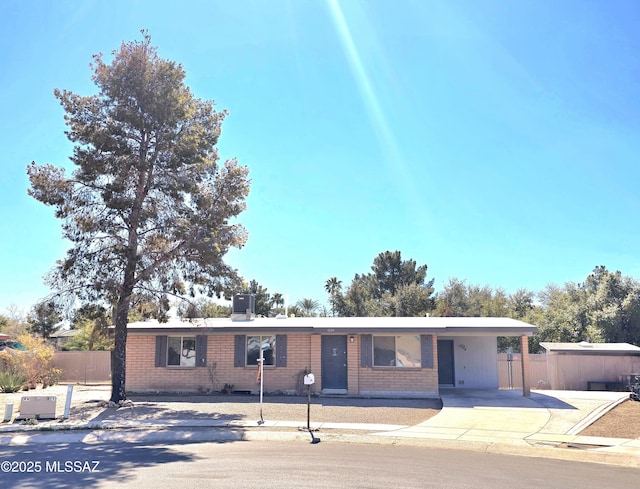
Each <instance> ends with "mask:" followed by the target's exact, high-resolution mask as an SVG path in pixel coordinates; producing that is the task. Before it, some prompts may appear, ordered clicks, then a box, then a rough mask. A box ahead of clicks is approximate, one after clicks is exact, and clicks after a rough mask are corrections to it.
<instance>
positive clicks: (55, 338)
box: [49, 329, 80, 351]
mask: <svg viewBox="0 0 640 489" xmlns="http://www.w3.org/2000/svg"><path fill="white" fill-rule="evenodd" d="M79 333H80V330H79V329H60V330H58V331H56V332H55V333H51V334H50V335H49V339H50V340H51V341H52V342H53V345H54V346H55V348H56V350H58V351H60V350H62V347H63V346H64V345H65V343H67V342H68V341H69V340H70V339H71V338H73V337H74V336H76V335H77V334H79Z"/></svg>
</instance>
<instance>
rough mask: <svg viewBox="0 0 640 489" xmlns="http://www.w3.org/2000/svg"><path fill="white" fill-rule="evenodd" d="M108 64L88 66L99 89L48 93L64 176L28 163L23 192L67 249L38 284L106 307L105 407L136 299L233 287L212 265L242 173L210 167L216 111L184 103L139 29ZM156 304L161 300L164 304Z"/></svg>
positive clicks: (119, 381) (184, 93)
mask: <svg viewBox="0 0 640 489" xmlns="http://www.w3.org/2000/svg"><path fill="white" fill-rule="evenodd" d="M143 35H144V39H143V40H142V41H136V42H130V43H123V44H122V45H121V47H120V49H119V50H118V51H114V52H113V60H112V61H111V63H109V64H107V63H106V62H105V61H104V60H103V56H102V55H96V56H94V58H93V63H92V65H91V67H92V70H93V81H94V82H95V84H96V86H97V87H98V93H97V94H96V95H90V96H80V95H77V94H75V93H72V92H70V91H67V90H62V91H60V90H55V96H56V97H57V98H58V99H59V100H60V103H61V105H62V107H63V108H64V111H65V113H66V114H65V120H66V123H67V126H68V131H67V132H66V134H67V137H68V138H69V140H70V141H72V142H73V143H74V150H73V156H72V157H71V161H72V162H73V163H74V165H75V169H74V171H73V172H72V174H71V176H67V175H66V172H65V170H64V168H58V167H55V166H53V165H50V164H45V165H36V164H35V163H33V164H31V165H30V166H29V167H28V169H27V172H28V175H29V178H30V181H31V188H30V189H29V194H30V195H32V196H33V197H34V198H36V199H37V200H39V201H41V202H43V203H45V204H47V205H51V206H53V207H54V208H55V209H56V217H58V218H60V219H61V220H62V229H63V236H64V238H65V239H67V240H69V241H70V242H71V243H72V247H71V249H69V251H68V252H67V255H66V257H65V258H64V259H63V260H61V261H59V262H58V264H57V267H56V268H55V269H54V270H53V272H52V273H51V275H50V276H49V277H48V283H49V285H50V286H52V288H54V290H56V291H59V292H61V293H69V294H73V295H75V296H77V297H79V298H81V299H83V300H88V301H96V300H101V301H103V302H105V303H107V304H113V305H115V312H114V323H115V349H114V355H113V367H112V370H113V372H112V373H113V375H112V382H113V390H112V394H111V400H112V401H114V402H118V401H121V400H124V399H126V390H125V377H126V362H125V355H126V341H127V317H128V313H129V308H130V306H131V304H132V301H133V300H134V298H135V297H140V296H144V297H147V298H148V297H155V298H156V299H158V298H162V296H163V294H167V293H177V294H182V293H186V292H187V291H189V292H192V293H194V292H196V291H200V292H206V293H209V294H218V295H219V294H220V293H221V292H223V291H225V290H228V289H229V288H231V287H236V286H237V285H238V276H237V273H236V271H235V270H234V269H232V268H230V267H229V266H228V265H226V264H225V263H224V261H223V257H224V255H225V253H226V252H227V251H228V250H229V248H230V247H241V246H242V245H243V244H244V242H245V241H246V238H247V233H246V231H245V230H244V228H243V227H242V226H241V225H239V224H237V223H233V222H232V220H233V218H235V217H236V216H237V215H238V214H239V213H241V212H242V211H243V210H244V208H245V198H246V196H247V195H248V192H249V180H248V169H247V168H246V167H243V166H240V165H239V164H238V163H237V162H236V161H235V160H229V161H225V162H224V164H222V165H219V164H218V160H219V157H218V153H217V151H216V148H215V145H216V144H217V141H218V136H219V135H220V131H221V126H222V121H223V119H224V117H225V115H226V112H224V111H222V112H217V111H216V110H214V107H213V103H212V102H209V101H202V100H200V99H197V98H195V97H194V96H193V95H192V93H191V91H190V90H189V88H188V87H187V86H186V85H185V84H184V78H185V72H184V70H183V68H182V66H181V65H179V64H177V63H175V62H173V61H169V60H165V59H162V58H160V57H159V56H158V53H157V50H156V48H155V47H154V46H152V45H151V41H150V38H149V36H148V35H147V34H146V33H143ZM164 302H165V303H166V301H164Z"/></svg>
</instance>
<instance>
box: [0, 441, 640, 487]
mask: <svg viewBox="0 0 640 489" xmlns="http://www.w3.org/2000/svg"><path fill="white" fill-rule="evenodd" d="M0 470H1V471H2V473H0V488H2V489H4V488H7V489H8V488H18V487H19V488H52V489H57V488H60V489H61V488H65V489H66V488H68V487H97V488H111V487H113V488H115V487H135V488H136V489H147V488H149V489H151V488H153V489H162V488H171V489H175V488H180V487H189V488H191V487H203V488H206V487H226V488H229V487H233V488H240V489H242V488H257V487H259V488H262V489H269V488H278V489H281V488H283V487H296V488H298V487H305V488H327V487H329V488H343V487H344V488H347V487H348V488H355V487H362V488H365V487H366V488H376V489H377V488H383V487H393V488H400V487H411V488H415V487H430V488H447V489H458V488H460V489H462V488H473V489H485V488H494V489H495V488H498V489H500V488H505V489H506V488H509V489H513V488H514V487H526V488H527V489H535V488H544V489H548V488H550V487H562V488H563V489H572V488H576V489H578V488H579V489H591V488H593V489H606V488H609V487H615V488H616V489H625V488H634V489H635V488H637V487H638V482H639V481H640V470H637V469H626V468H621V467H612V466H606V465H598V464H586V463H579V462H567V461H560V460H549V459H541V458H525V457H515V456H508V455H496V454H486V453H477V452H465V451H452V450H435V449H425V448H417V447H407V446H390V445H355V444H337V443H325V442H320V443H318V444H311V443H301V442H288V443H281V442H232V443H200V444H181V445H153V446H149V445H145V446H143V445H133V444H96V445H89V444H81V443H74V444H60V445H51V446H46V445H42V444H36V445H30V446H21V447H17V446H11V447H1V448H0Z"/></svg>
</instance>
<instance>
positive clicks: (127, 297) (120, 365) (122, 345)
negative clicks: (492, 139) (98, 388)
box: [111, 258, 135, 402]
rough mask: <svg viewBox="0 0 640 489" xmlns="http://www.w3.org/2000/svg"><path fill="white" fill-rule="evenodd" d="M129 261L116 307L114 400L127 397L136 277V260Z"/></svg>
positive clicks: (113, 371)
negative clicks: (132, 300)
mask: <svg viewBox="0 0 640 489" xmlns="http://www.w3.org/2000/svg"><path fill="white" fill-rule="evenodd" d="M128 261H129V263H128V264H127V267H126V269H125V275H124V283H123V284H122V289H121V294H120V297H119V299H118V306H117V309H116V318H115V342H114V347H113V352H112V354H111V401H113V402H120V401H124V400H125V399H126V398H127V390H126V374H127V323H128V322H129V307H130V305H131V296H132V295H133V285H134V277H135V272H134V270H135V260H133V259H131V258H130V259H129V260H128Z"/></svg>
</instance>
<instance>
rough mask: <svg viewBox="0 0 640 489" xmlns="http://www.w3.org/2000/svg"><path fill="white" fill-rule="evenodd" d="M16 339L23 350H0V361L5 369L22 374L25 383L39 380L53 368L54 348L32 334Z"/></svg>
mask: <svg viewBox="0 0 640 489" xmlns="http://www.w3.org/2000/svg"><path fill="white" fill-rule="evenodd" d="M18 341H19V342H20V343H22V344H23V345H24V347H25V350H24V351H19V350H13V349H9V348H7V349H5V350H4V351H2V352H0V363H3V364H4V370H5V371H7V372H10V373H13V374H22V375H23V376H24V377H25V378H26V382H27V383H30V384H35V383H38V382H41V381H42V379H43V378H44V377H45V376H46V375H47V374H48V373H49V372H50V371H51V369H52V368H53V354H54V352H55V349H54V348H53V347H52V346H50V345H47V344H46V343H45V341H44V340H43V339H41V338H35V337H33V336H28V335H24V336H20V337H19V338H18Z"/></svg>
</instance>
